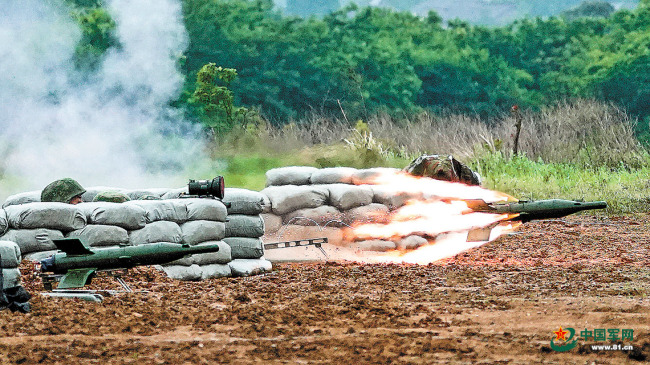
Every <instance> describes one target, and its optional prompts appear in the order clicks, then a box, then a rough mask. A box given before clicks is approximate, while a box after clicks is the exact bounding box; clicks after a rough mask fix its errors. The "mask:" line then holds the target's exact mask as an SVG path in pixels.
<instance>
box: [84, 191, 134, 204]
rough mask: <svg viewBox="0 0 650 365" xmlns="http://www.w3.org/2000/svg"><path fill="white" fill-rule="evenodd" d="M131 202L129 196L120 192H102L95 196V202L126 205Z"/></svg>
mask: <svg viewBox="0 0 650 365" xmlns="http://www.w3.org/2000/svg"><path fill="white" fill-rule="evenodd" d="M129 200H131V199H130V198H129V196H128V195H126V194H124V193H120V192H119V191H114V190H107V191H102V192H100V193H99V194H97V195H95V197H94V198H93V201H94V202H111V203H124V202H128V201H129Z"/></svg>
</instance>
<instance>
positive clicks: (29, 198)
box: [2, 190, 41, 208]
mask: <svg viewBox="0 0 650 365" xmlns="http://www.w3.org/2000/svg"><path fill="white" fill-rule="evenodd" d="M40 201H41V191H40V190H37V191H27V192H24V193H18V194H14V195H10V196H9V197H8V198H7V200H5V202H4V203H3V204H2V207H3V208H5V207H8V206H10V205H19V204H27V203H35V202H40Z"/></svg>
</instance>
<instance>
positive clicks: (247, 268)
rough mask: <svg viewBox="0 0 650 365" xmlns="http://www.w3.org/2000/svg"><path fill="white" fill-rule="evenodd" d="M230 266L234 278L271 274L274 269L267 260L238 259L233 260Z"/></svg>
mask: <svg viewBox="0 0 650 365" xmlns="http://www.w3.org/2000/svg"><path fill="white" fill-rule="evenodd" d="M228 265H229V266H230V270H232V276H234V277H238V276H250V275H259V274H263V273H265V272H270V271H271V270H272V269H273V265H272V264H271V261H268V260H265V259H257V260H246V259H237V260H232V261H231V262H230V263H229V264H228Z"/></svg>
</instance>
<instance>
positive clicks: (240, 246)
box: [223, 237, 264, 260]
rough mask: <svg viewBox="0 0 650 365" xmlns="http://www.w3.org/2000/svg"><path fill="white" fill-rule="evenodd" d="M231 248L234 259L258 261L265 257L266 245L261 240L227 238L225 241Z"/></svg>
mask: <svg viewBox="0 0 650 365" xmlns="http://www.w3.org/2000/svg"><path fill="white" fill-rule="evenodd" d="M223 241H224V242H225V243H227V244H228V246H230V252H231V255H232V258H233V260H234V259H258V258H260V257H262V256H264V245H263V243H262V240H261V239H259V238H249V237H226V238H224V239H223Z"/></svg>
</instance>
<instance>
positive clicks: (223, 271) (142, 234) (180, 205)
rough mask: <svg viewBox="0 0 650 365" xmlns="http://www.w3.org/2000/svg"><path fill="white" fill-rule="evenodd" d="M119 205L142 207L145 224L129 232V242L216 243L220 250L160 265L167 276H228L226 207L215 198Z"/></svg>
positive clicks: (150, 201)
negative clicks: (225, 240)
mask: <svg viewBox="0 0 650 365" xmlns="http://www.w3.org/2000/svg"><path fill="white" fill-rule="evenodd" d="M122 205H125V206H129V207H131V206H132V207H137V208H140V209H143V211H144V217H145V222H146V224H145V225H144V227H142V228H140V229H135V230H131V231H129V243H130V244H131V245H141V244H150V243H156V242H175V243H179V244H181V243H184V244H188V245H190V246H195V245H205V244H218V245H219V251H218V252H211V253H203V254H194V255H189V256H187V257H184V258H182V259H180V260H176V261H174V262H171V263H169V264H165V265H163V270H165V272H166V273H167V275H168V276H169V277H171V278H174V279H179V280H200V279H207V278H213V277H221V276H230V275H231V270H230V266H228V263H229V262H230V261H231V260H232V256H231V251H230V247H229V246H228V245H227V244H226V243H224V242H223V241H222V240H223V238H224V237H225V232H226V223H225V222H226V216H227V212H226V207H225V206H224V204H223V203H222V202H220V201H219V200H215V199H198V198H188V199H166V200H132V201H129V202H126V203H123V204H122Z"/></svg>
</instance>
